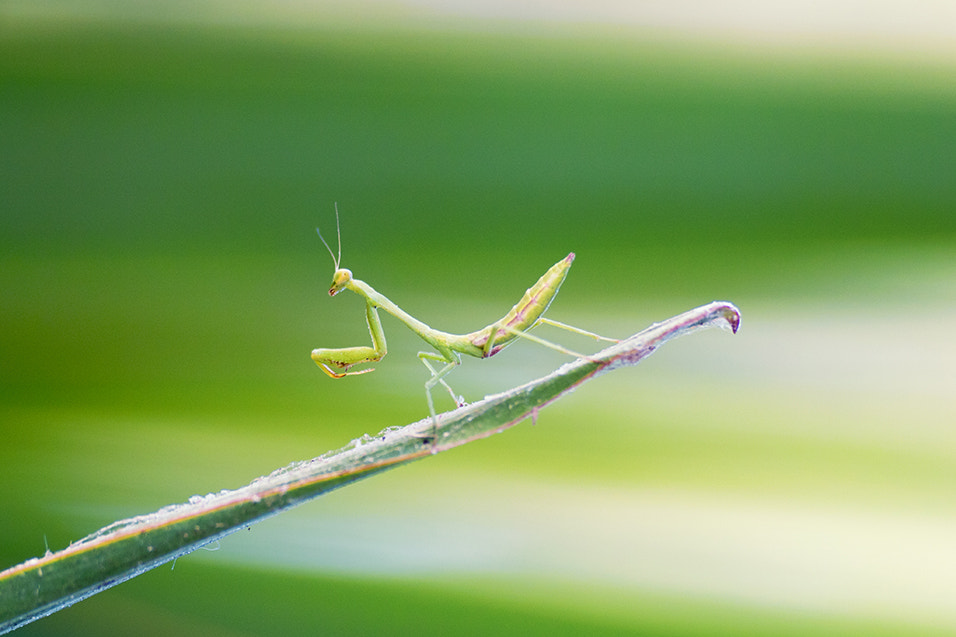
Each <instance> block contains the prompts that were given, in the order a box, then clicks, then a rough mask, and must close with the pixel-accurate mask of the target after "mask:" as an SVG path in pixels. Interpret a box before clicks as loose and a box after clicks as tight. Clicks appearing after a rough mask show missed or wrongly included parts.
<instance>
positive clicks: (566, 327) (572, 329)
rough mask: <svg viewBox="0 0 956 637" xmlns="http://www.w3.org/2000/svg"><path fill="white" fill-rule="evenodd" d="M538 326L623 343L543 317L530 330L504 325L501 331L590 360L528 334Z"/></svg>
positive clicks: (561, 346) (586, 356)
mask: <svg viewBox="0 0 956 637" xmlns="http://www.w3.org/2000/svg"><path fill="white" fill-rule="evenodd" d="M538 325H551V326H552V327H559V328H561V329H563V330H567V331H569V332H573V333H575V334H580V335H581V336H588V337H590V338H593V339H595V340H598V341H608V342H610V343H620V342H621V340H620V339H618V338H608V337H607V336H601V335H600V334H595V333H594V332H589V331H587V330H583V329H581V328H580V327H574V326H573V325H568V324H567V323H562V322H560V321H553V320H551V319H549V318H544V317H543V316H542V317H541V318H539V319H538V320H536V321H535V322H534V324H532V325H531V327H530V328H528V330H518V329H515V328H513V327H510V326H508V325H502V326H500V327H501V329H503V330H505V331H506V332H509V333H510V334H513V335H514V336H518V337H521V338H524V339H527V340H529V341H531V342H533V343H537V344H538V345H543V346H544V347H547V348H549V349H553V350H554V351H556V352H561V353H562V354H567V355H568V356H573V357H574V358H584V359H589V357H588V355H587V354H579V353H578V352H575V351H574V350H571V349H568V348H567V347H564V346H563V345H558V344H557V343H552V342H551V341H548V340H545V339H543V338H541V337H540V336H535V335H534V334H529V333H528V331H529V330H530V329H532V328H534V327H536V326H538Z"/></svg>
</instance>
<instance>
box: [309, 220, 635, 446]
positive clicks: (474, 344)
mask: <svg viewBox="0 0 956 637" xmlns="http://www.w3.org/2000/svg"><path fill="white" fill-rule="evenodd" d="M335 225H336V234H337V236H338V255H336V254H335V253H333V252H332V248H331V246H329V244H328V242H327V241H326V240H325V237H323V236H322V232H321V231H320V230H319V229H318V228H316V231H317V232H318V234H319V239H321V240H322V243H323V244H324V245H325V247H326V249H327V250H328V251H329V254H330V255H331V256H332V262H333V264H334V266H335V274H334V275H333V276H332V286H331V287H330V288H329V296H335V295H336V294H338V293H339V292H341V291H342V290H350V291H352V292H354V293H356V294H358V295H359V296H361V297H363V298H364V299H365V319H366V322H367V323H368V331H369V334H370V335H371V337H372V346H371V347H366V346H362V347H341V348H318V349H314V350H312V360H314V361H315V363H316V364H317V365H318V366H319V367H320V368H321V369H322V371H324V372H325V373H326V374H328V375H329V376H330V377H332V378H344V377H345V376H352V375H357V374H365V373H368V372H371V371H373V370H374V368H365V369H361V370H358V371H348V370H349V369H350V368H351V367H352V366H353V365H358V364H361V363H374V362H377V361H380V360H382V358H384V357H385V354H386V353H387V351H388V350H387V346H386V344H385V332H384V330H383V329H382V322H381V319H380V318H379V315H378V310H379V309H383V310H385V311H386V312H388V313H389V314H391V315H392V316H394V317H395V318H397V319H398V320H399V321H401V322H402V323H404V324H405V325H406V326H407V327H408V328H409V329H410V330H412V331H413V332H414V333H415V334H417V335H418V336H419V337H420V338H421V339H422V340H423V341H425V342H426V343H428V344H429V345H430V346H431V347H432V348H433V349H434V351H424V352H419V353H418V358H419V360H421V362H422V363H423V364H424V365H425V367H427V368H428V371H429V372H430V374H431V375H430V377H429V378H428V380H427V381H425V399H426V401H427V403H428V412H429V414H430V415H431V418H432V425H433V432H434V431H437V428H438V416H437V415H436V413H435V403H434V400H433V399H432V389H434V387H435V386H436V385H439V384H440V385H441V386H442V387H444V388H445V389H446V390H447V391H448V393H449V394H451V397H452V400H454V401H455V404H456V405H458V406H459V407H461V406H462V405H463V404H464V402H463V400H462V399H460V398H459V397H457V396H456V395H455V392H454V391H453V390H452V388H451V387H450V386H449V385H448V383H447V382H445V376H446V375H447V374H448V373H449V372H450V371H451V370H453V369H454V368H455V367H457V366H458V365H460V364H461V355H462V354H467V355H468V356H474V357H475V358H489V357H491V356H494V355H495V354H497V353H498V352H500V351H501V350H503V349H504V348H505V347H507V346H508V345H510V344H511V343H512V342H514V341H515V339H517V338H524V339H528V340H530V341H533V342H535V343H538V344H540V345H543V346H545V347H549V348H551V349H554V350H557V351H559V352H561V353H563V354H567V355H569V356H573V357H575V358H586V357H585V356H583V355H581V354H577V353H576V352H573V351H571V350H569V349H567V348H565V347H562V346H560V345H557V344H555V343H551V342H549V341H546V340H544V339H542V338H539V337H537V336H534V335H532V334H529V333H528V332H529V330H531V329H532V328H534V327H537V326H538V325H551V326H554V327H559V328H561V329H564V330H568V331H570V332H574V333H575V334H581V335H584V336H589V337H591V338H594V339H597V340H602V341H609V342H612V343H617V342H619V340H618V339H614V338H607V337H604V336H600V335H598V334H594V333H593V332H588V331H587V330H582V329H580V328H577V327H573V326H571V325H566V324H565V323H560V322H558V321H553V320H551V319H547V318H545V317H543V316H542V314H544V312H545V310H547V309H548V306H549V305H550V304H551V301H552V300H553V299H554V297H555V295H557V293H558V289H559V288H560V287H561V283H563V282H564V279H565V277H566V276H567V274H568V269H569V268H570V267H571V262H572V261H574V253H573V252H572V253H570V254H568V256H566V257H565V258H563V259H561V260H560V261H558V262H557V263H555V264H554V265H553V266H551V267H550V268H549V269H548V271H547V272H545V273H544V274H543V275H542V276H541V278H540V279H538V282H537V283H535V284H534V285H532V286H531V287H530V288H528V289H527V291H526V292H525V293H524V296H522V297H521V300H520V301H518V302H517V303H516V304H515V306H514V307H512V308H511V311H509V312H508V313H507V314H505V315H504V316H503V317H502V318H500V319H498V320H497V321H495V322H494V323H492V324H490V325H487V326H485V327H483V328H481V329H480V330H477V331H475V332H471V333H470V334H449V333H448V332H442V331H440V330H436V329H432V328H431V327H429V326H428V325H426V324H425V323H423V322H422V321H419V320H418V319H416V318H415V317H413V316H411V315H410V314H408V312H406V311H404V310H403V309H402V308H400V307H399V306H398V305H396V304H395V303H394V302H392V301H391V300H389V299H388V298H387V297H386V296H385V295H384V294H381V293H380V292H378V291H376V290H375V289H374V288H373V287H372V286H371V285H369V284H368V283H366V282H365V281H362V280H359V279H356V278H355V277H354V276H352V272H351V271H350V270H348V269H346V268H343V267H341V261H342V232H341V226H340V225H339V213H338V207H336V210H335ZM433 363H434V364H433ZM435 364H439V365H441V367H437V368H436V366H435ZM336 370H341V371H336ZM433 438H434V437H433Z"/></svg>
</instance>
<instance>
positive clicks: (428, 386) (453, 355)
mask: <svg viewBox="0 0 956 637" xmlns="http://www.w3.org/2000/svg"><path fill="white" fill-rule="evenodd" d="M418 359H419V360H420V361H421V362H422V364H424V365H425V367H427V368H428V371H430V372H431V374H432V375H431V378H429V379H428V380H427V381H425V400H426V401H427V402H428V413H429V414H430V415H431V417H432V444H433V445H434V444H436V443H437V442H438V415H437V414H436V413H435V402H434V401H433V400H432V388H433V387H434V386H435V385H437V384H439V383H440V384H441V386H442V387H444V388H445V389H447V390H448V393H449V394H451V398H452V400H454V401H455V404H456V405H457V406H459V407H461V406H462V403H461V400H460V399H459V398H458V396H456V395H455V392H454V391H453V390H452V388H451V387H450V386H449V385H448V383H446V382H445V379H444V377H445V376H446V375H447V374H448V372H450V371H451V370H453V369H455V368H456V367H458V366H459V365H461V356H460V355H459V354H458V353H457V352H453V351H449V352H448V353H447V354H436V353H434V352H418ZM429 361H437V362H439V363H445V366H444V367H442V368H441V369H439V370H436V369H435V367H434V366H433V365H432V364H431V363H430V362H429Z"/></svg>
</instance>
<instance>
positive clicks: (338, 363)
mask: <svg viewBox="0 0 956 637" xmlns="http://www.w3.org/2000/svg"><path fill="white" fill-rule="evenodd" d="M365 320H366V322H367V323H368V331H369V334H370V335H371V336H372V346H371V347H340V348H335V349H330V348H319V349H314V350H312V360H314V361H315V364H316V365H318V366H319V368H320V369H321V370H322V371H323V372H325V373H326V374H328V375H329V376H330V377H332V378H344V377H345V376H354V375H357V374H366V373H368V372H371V371H374V370H375V368H374V367H369V368H368V369H362V370H359V371H357V372H350V371H347V370H348V369H349V368H350V367H352V365H358V364H359V363H374V362H377V361H380V360H382V359H383V358H384V357H385V354H387V353H388V348H387V346H386V344H385V332H384V331H383V330H382V321H381V320H380V319H379V317H378V308H376V307H375V306H374V305H372V304H371V303H366V305H365ZM335 369H341V370H344V371H341V372H337V371H335Z"/></svg>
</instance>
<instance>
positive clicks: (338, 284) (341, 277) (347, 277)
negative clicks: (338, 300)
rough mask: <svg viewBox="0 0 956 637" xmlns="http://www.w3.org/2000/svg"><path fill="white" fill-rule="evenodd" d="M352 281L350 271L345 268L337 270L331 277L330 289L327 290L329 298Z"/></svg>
mask: <svg viewBox="0 0 956 637" xmlns="http://www.w3.org/2000/svg"><path fill="white" fill-rule="evenodd" d="M351 280H352V271H351V270H348V269H346V268H339V269H338V270H336V271H335V274H334V275H332V287H330V288H329V296H335V295H336V294H338V293H339V292H341V291H342V290H343V288H345V286H346V285H348V284H349V281H351Z"/></svg>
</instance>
